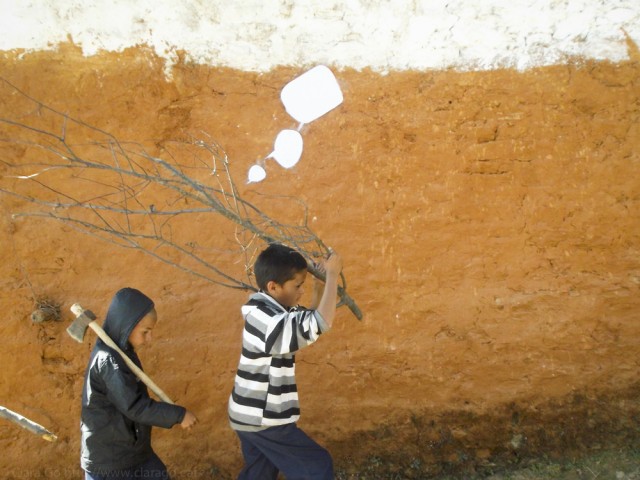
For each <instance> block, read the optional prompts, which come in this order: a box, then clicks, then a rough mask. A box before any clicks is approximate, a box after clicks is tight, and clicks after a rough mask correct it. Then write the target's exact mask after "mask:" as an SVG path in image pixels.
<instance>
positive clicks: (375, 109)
mask: <svg viewBox="0 0 640 480" xmlns="http://www.w3.org/2000/svg"><path fill="white" fill-rule="evenodd" d="M303 70H304V69H293V68H282V69H278V70H275V71H271V72H269V73H264V74H259V73H246V72H241V71H235V70H230V69H216V68H208V67H203V66H194V65H190V64H184V63H183V64H179V65H177V66H176V67H175V68H174V70H173V76H172V78H171V79H169V80H167V79H166V78H165V76H164V75H163V73H162V72H163V64H162V62H161V61H160V60H158V59H157V58H156V57H155V56H154V55H153V54H151V53H149V52H148V51H145V50H127V51H125V52H123V53H120V54H105V55H100V56H95V57H89V58H85V57H82V55H81V54H80V53H79V51H78V50H77V49H76V48H75V47H73V46H70V45H67V46H63V47H62V48H61V49H60V50H59V51H57V52H49V53H32V54H25V55H22V56H18V55H17V54H15V55H14V54H5V55H4V56H3V57H2V58H1V60H0V74H1V75H2V76H3V77H4V78H6V79H7V80H9V81H11V82H12V83H14V84H15V85H16V86H18V87H19V88H21V89H22V90H23V91H25V92H27V93H29V94H30V95H32V96H34V97H35V98H37V99H40V100H42V101H43V102H44V103H46V104H48V105H50V106H52V107H54V108H56V109H58V110H60V111H63V112H65V113H68V114H69V115H71V116H73V117H77V118H80V119H82V120H84V121H86V122H87V123H89V124H91V125H93V126H96V127H99V128H101V129H104V130H107V131H109V132H111V133H113V134H114V135H115V136H116V137H118V138H119V139H120V140H133V141H153V142H162V141H167V140H172V139H174V138H177V137H179V136H180V135H182V134H183V132H190V133H195V134H197V133H198V132H206V134H208V135H210V136H211V137H212V138H214V139H215V140H216V141H218V142H219V143H220V144H221V145H222V146H223V147H224V148H225V149H226V151H227V154H228V155H229V158H230V159H231V162H232V163H231V168H232V172H233V174H234V176H235V178H236V182H237V184H238V185H239V186H240V187H241V189H243V191H245V192H247V194H248V195H250V194H251V192H255V191H257V192H264V193H270V194H276V193H277V194H279V195H286V196H291V197H294V198H297V199H300V200H302V201H303V202H304V203H306V205H307V207H308V211H309V217H310V224H311V227H312V228H313V229H314V231H315V232H316V233H317V234H318V235H319V236H320V238H322V239H323V240H324V242H325V243H327V244H328V245H331V246H332V247H333V248H334V249H335V250H336V251H338V252H340V253H341V254H342V255H343V257H344V263H345V274H346V278H347V280H348V290H349V292H350V293H351V295H352V296H353V297H354V299H355V300H356V302H357V303H358V305H359V306H360V308H361V309H362V310H363V312H364V319H363V320H362V321H358V320H356V319H355V318H354V316H353V315H352V314H351V313H350V312H349V311H348V310H347V309H345V308H342V309H340V310H339V314H338V318H337V319H336V324H335V327H334V328H333V330H332V331H331V332H330V333H328V334H327V335H325V336H324V337H323V338H322V339H321V341H320V342H319V343H317V344H316V345H314V346H313V347H311V348H309V349H308V350H306V351H303V352H301V353H300V354H299V355H298V377H299V391H300V396H301V402H302V418H301V421H300V426H301V427H302V428H303V429H305V430H306V431H308V432H309V433H310V434H311V435H312V436H313V437H314V438H316V439H317V440H318V441H319V442H321V443H322V444H324V445H326V446H327V447H328V448H329V449H330V450H331V452H332V454H333V456H334V459H335V463H336V466H337V467H338V468H339V469H341V470H342V471H344V472H347V473H355V472H358V471H360V472H373V473H372V475H373V476H374V477H375V476H376V475H377V476H378V477H379V478H382V472H383V471H394V472H404V473H403V474H404V475H405V476H406V477H407V478H412V476H416V475H418V473H417V472H422V473H420V474H422V475H424V474H425V473H432V474H437V473H441V472H444V471H452V472H453V471H467V472H469V471H474V470H476V471H477V470H478V469H480V468H482V466H483V465H488V464H491V463H493V464H501V463H507V462H514V461H518V460H519V459H524V458H527V457H528V456H534V455H542V454H545V455H556V456H566V455H574V454H579V453H581V452H584V451H586V450H589V449H597V448H604V447H606V446H615V445H624V444H628V443H629V442H631V441H637V439H638V433H637V421H636V420H637V418H638V415H640V409H639V407H638V403H637V399H638V392H639V391H640V390H639V383H638V363H639V362H640V347H639V345H638V339H639V338H640V323H639V321H638V315H639V312H640V295H639V289H640V247H639V245H640V175H638V168H639V167H640V153H639V152H640V118H639V117H640V114H639V111H640V64H639V63H638V58H637V55H636V58H633V59H632V60H631V61H629V62H626V63H618V64H612V63H607V62H602V63H600V62H576V63H572V64H567V65H560V66H553V67H545V68H538V69H534V70H529V71H525V72H517V71H513V70H500V71H488V72H468V73H460V72H454V71H426V72H391V73H389V74H387V75H380V74H378V73H375V72H372V71H361V72H359V71H351V70H345V71H336V75H337V77H338V80H339V82H340V85H341V88H342V90H343V93H344V98H345V100H344V103H343V104H342V105H341V106H340V107H338V108H337V109H336V110H334V111H332V112H330V113H329V114H327V115H326V116H324V117H322V118H321V119H319V120H317V121H315V122H313V123H312V124H309V125H307V126H305V127H304V130H303V138H304V142H305V146H304V153H303V156H302V160H301V161H300V163H299V164H298V165H297V166H296V167H295V168H293V169H292V170H288V171H285V170H282V169H280V168H279V167H278V166H277V165H276V164H275V163H269V164H268V167H267V170H268V177H267V179H266V180H265V181H264V182H263V183H261V184H258V185H245V184H244V178H245V176H246V172H247V170H248V168H249V166H250V165H252V164H253V163H254V162H255V161H256V160H258V159H260V158H262V157H264V156H265V155H266V154H268V153H269V152H271V150H272V147H273V140H274V139H275V136H276V134H277V132H279V131H280V130H281V129H283V128H292V127H294V128H295V126H296V125H295V123H294V122H293V120H292V119H291V118H290V117H289V116H288V115H287V114H286V112H285V111H284V109H283V107H282V104H281V102H280V100H279V92H280V90H281V88H282V86H284V85H285V84H286V83H287V82H288V81H290V80H291V79H293V78H294V77H295V76H297V75H298V74H299V73H301V72H302V71H303ZM10 108H11V102H10V101H9V99H6V98H4V99H0V110H2V114H0V117H5V116H6V115H7V112H6V109H10ZM11 113H12V114H13V113H15V112H11ZM1 152H2V160H3V162H6V161H9V160H10V161H12V162H17V163H20V161H21V158H20V149H19V148H14V147H12V146H11V145H9V146H7V145H3V147H2V150H1ZM3 162H0V169H1V170H2V171H1V172H0V173H2V174H3V175H7V174H8V172H9V170H8V169H7V168H6V165H5V163H3ZM0 198H1V202H2V203H1V217H0V221H1V230H0V245H2V262H1V264H0V268H1V269H2V274H1V275H0V281H1V282H2V289H1V292H0V308H1V310H2V312H3V316H2V319H1V321H0V342H1V348H0V365H1V366H2V368H1V369H0V379H1V383H0V405H4V406H6V407H8V408H11V409H13V410H15V411H18V412H20V413H22V414H23V415H25V416H27V417H29V418H31V419H32V420H34V421H37V422H38V423H41V424H42V425H44V426H46V427H47V428H49V429H50V430H52V431H54V432H55V433H56V434H57V435H58V437H59V438H58V441H57V442H55V443H48V442H45V441H43V440H42V439H40V438H38V437H36V436H35V435H32V434H30V433H29V432H27V431H26V430H23V429H20V428H19V427H17V426H16V425H14V424H11V423H8V422H6V421H4V420H0V449H1V450H2V451H3V452H4V453H3V455H2V460H1V461H0V464H1V465H2V469H3V473H2V475H3V477H4V478H16V479H17V478H21V479H22V478H78V477H79V475H80V472H79V467H78V462H79V448H80V446H79V414H80V394H81V389H82V376H83V371H84V368H85V364H86V361H87V358H88V355H89V352H90V349H91V347H92V344H93V342H94V338H95V336H94V335H93V334H91V333H88V334H87V342H85V343H84V344H78V343H75V342H73V341H72V340H71V339H70V338H69V337H68V336H67V334H66V333H65V328H66V326H67V325H68V323H69V322H70V321H71V319H72V314H71V313H70V311H69V307H70V306H71V305H72V304H73V303H76V302H79V303H81V304H83V306H85V308H90V309H92V310H93V311H94V312H95V313H96V314H97V315H98V317H99V318H103V317H104V314H105V312H106V309H107V306H108V302H109V301H110V298H111V296H112V295H113V293H114V292H115V291H116V290H117V289H119V288H121V287H123V286H134V287H137V288H140V289H141V290H143V291H145V292H146V293H147V294H148V295H150V296H151V297H152V298H154V299H155V301H156V304H157V307H158V311H159V315H160V323H159V325H158V328H157V329H156V330H157V331H156V334H155V342H154V344H153V345H151V346H149V347H147V348H145V349H144V351H142V352H141V354H140V356H141V358H142V361H143V364H144V365H145V369H146V371H147V373H149V375H150V376H151V377H152V378H153V379H154V380H155V381H156V383H158V384H159V385H161V386H162V388H163V389H164V390H165V391H166V392H168V393H169V394H170V395H171V396H172V397H173V398H174V399H175V400H176V402H177V403H180V404H183V405H186V406H187V407H189V408H190V409H192V410H193V411H194V412H196V414H197V415H198V417H199V419H200V424H199V425H198V426H197V428H195V429H194V430H193V431H192V432H190V433H185V432H183V431H181V430H180V429H179V428H177V427H176V428H175V429H173V430H169V431H166V430H161V429H157V430H156V433H155V437H154V445H155V449H156V451H157V452H158V454H159V455H160V456H161V457H162V458H163V459H164V460H165V462H166V463H167V464H168V466H169V468H170V470H171V472H172V473H173V476H174V478H175V479H177V480H180V479H182V478H209V477H207V475H213V478H230V477H231V476H233V474H235V473H236V472H237V471H238V470H239V468H240V466H241V456H240V451H239V445H238V442H237V440H236V437H235V435H234V433H233V432H232V431H231V430H230V429H229V427H228V425H227V420H226V401H227V396H228V394H229V391H230V389H231V386H232V383H233V377H234V373H235V366H236V362H237V360H238V354H239V342H240V335H241V329H242V321H241V319H240V316H239V307H240V305H241V303H242V302H243V300H244V299H245V298H246V295H247V293H246V292H242V291H234V290H230V289H225V288H222V287H218V286H216V285H212V284H208V283H206V282H203V281H201V280H199V279H198V278H194V277H192V276H189V275H187V274H185V273H182V272H180V271H178V270H176V269H172V268H171V267H169V266H166V265H164V264H161V263H159V262H156V261H154V260H153V259H152V258H150V257H149V256H146V255H144V254H143V253H141V252H137V251H129V250H125V249H122V248H119V247H116V246H114V245H111V244H108V243H101V242H99V241H98V240H97V239H95V238H92V237H90V236H86V235H82V234H79V233H77V232H76V231H74V230H73V229H71V228H69V227H66V226H64V225H62V224H59V223H57V222H54V221H49V222H46V221H43V220H35V219H20V218H17V219H13V218H12V214H13V213H16V212H19V211H21V210H24V209H25V208H26V207H25V204H24V203H21V202H20V201H18V200H16V199H13V198H11V197H7V196H2V197H0ZM255 198H256V200H255V201H256V203H258V202H265V203H267V202H269V197H264V198H262V197H260V196H256V197H255ZM261 198H262V199H261ZM265 206H266V205H265ZM282 213H283V215H284V214H285V212H284V211H283V212H282ZM217 221H218V220H217V219H216V218H211V219H208V220H207V223H204V224H203V223H200V222H198V223H197V224H194V225H193V229H194V232H195V231H198V230H200V229H202V228H208V229H210V230H211V235H215V234H216V233H217V231H218V229H217V227H216V222H217ZM236 260H237V259H236ZM225 261H232V260H224V259H221V262H225ZM43 297H44V298H49V299H52V300H54V301H56V302H59V303H60V305H61V308H62V313H63V321H61V322H45V323H41V324H33V323H32V321H31V317H30V314H31V312H32V311H33V309H34V302H35V300H36V298H43ZM634 418H635V419H636V420H633V419H634ZM376 469H377V470H376ZM376 472H377V473H376Z"/></svg>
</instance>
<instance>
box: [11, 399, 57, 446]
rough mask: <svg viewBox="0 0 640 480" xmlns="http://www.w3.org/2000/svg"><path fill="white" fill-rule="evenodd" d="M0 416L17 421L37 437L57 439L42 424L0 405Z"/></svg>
mask: <svg viewBox="0 0 640 480" xmlns="http://www.w3.org/2000/svg"><path fill="white" fill-rule="evenodd" d="M0 417H3V418H6V419H7V420H11V421H12V422H14V423H17V424H18V425H20V426H21V427H22V428H24V429H26V430H29V431H30V432H31V433H35V434H36V435H38V436H39V437H42V438H44V439H45V440H47V441H48V442H54V441H56V440H57V439H58V437H56V436H55V435H54V434H53V433H51V432H50V431H49V430H47V429H46V428H44V427H43V426H42V425H40V424H38V423H36V422H34V421H33V420H29V419H28V418H26V417H23V416H22V415H20V414H19V413H16V412H13V411H11V410H9V409H8V408H5V407H2V406H0Z"/></svg>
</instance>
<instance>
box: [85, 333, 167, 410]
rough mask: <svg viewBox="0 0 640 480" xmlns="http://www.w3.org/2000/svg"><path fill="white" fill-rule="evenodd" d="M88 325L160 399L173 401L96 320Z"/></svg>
mask: <svg viewBox="0 0 640 480" xmlns="http://www.w3.org/2000/svg"><path fill="white" fill-rule="evenodd" d="M89 327H90V328H91V329H92V330H93V331H94V332H96V334H97V335H98V336H99V337H100V339H101V340H102V341H103V342H104V343H106V344H107V345H108V346H109V347H111V348H112V349H114V350H115V351H116V352H118V353H119V354H120V356H121V357H122V358H123V359H124V361H125V363H126V364H127V366H128V367H129V368H130V369H131V371H132V372H133V373H135V374H136V376H137V377H138V378H139V379H140V380H142V381H143V382H144V384H145V385H146V386H147V387H149V388H150V389H151V390H152V391H153V393H155V394H156V395H157V396H158V397H159V398H160V400H162V401H163V402H166V403H174V402H173V400H171V399H170V398H169V396H168V395H167V394H166V393H164V392H163V391H162V389H161V388H160V387H159V386H158V385H156V384H155V382H154V381H153V380H151V379H150V378H149V376H148V375H147V374H146V373H144V372H143V371H142V370H141V369H140V368H139V367H138V366H137V365H136V364H135V363H133V361H132V360H131V359H130V358H129V357H128V356H127V355H126V354H125V353H124V352H123V351H122V350H121V349H120V347H118V345H116V343H115V342H114V341H113V340H112V339H111V337H110V336H109V335H107V333H106V332H105V331H104V330H103V329H102V327H101V326H100V325H98V324H97V323H96V322H90V323H89Z"/></svg>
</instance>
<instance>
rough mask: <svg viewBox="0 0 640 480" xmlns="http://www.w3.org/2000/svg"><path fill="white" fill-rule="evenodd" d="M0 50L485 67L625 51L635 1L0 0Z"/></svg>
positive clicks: (638, 28)
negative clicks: (71, 47)
mask: <svg viewBox="0 0 640 480" xmlns="http://www.w3.org/2000/svg"><path fill="white" fill-rule="evenodd" d="M0 12H1V15H0V50H5V51H6V50H14V49H26V50H47V49H55V48H56V46H57V44H58V43H59V42H64V41H67V40H68V38H71V39H72V40H73V42H74V43H76V44H77V45H80V46H81V47H82V49H83V52H84V54H85V55H93V54H96V53H97V52H99V51H101V50H106V51H116V52H117V51H121V50H123V49H124V48H127V47H130V46H135V45H142V44H144V45H147V46H149V47H150V48H152V49H153V50H154V51H155V52H156V53H157V54H158V55H159V56H161V57H163V58H166V59H168V60H169V63H172V62H173V61H175V59H176V58H177V52H178V51H180V50H182V51H185V52H187V55H188V57H189V59H190V60H192V61H194V62H196V63H202V64H208V65H212V66H225V67H231V68H236V69H240V70H246V71H268V70H270V69H272V68H274V67H277V66H280V65H290V66H312V65H315V64H326V65H332V66H334V67H336V68H342V67H351V68H355V69H358V70H360V69H363V68H367V67H368V68H372V69H373V70H375V71H380V72H386V71H390V70H412V69H414V70H429V69H446V68H454V69H458V70H489V69H497V68H517V69H519V70H524V69H528V68H531V67H536V66H542V65H551V64H557V63H563V62H565V61H567V59H569V58H590V59H597V60H604V59H608V60H611V61H623V60H626V59H627V51H628V49H627V43H626V38H627V37H626V35H628V36H629V38H631V39H632V40H633V41H634V42H635V43H636V44H640V0H450V1H448V0H387V1H382V0H345V1H337V0H110V1H107V0H0Z"/></svg>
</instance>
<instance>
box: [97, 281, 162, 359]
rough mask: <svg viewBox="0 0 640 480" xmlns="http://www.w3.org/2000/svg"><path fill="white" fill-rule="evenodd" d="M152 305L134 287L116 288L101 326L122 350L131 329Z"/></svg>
mask: <svg viewBox="0 0 640 480" xmlns="http://www.w3.org/2000/svg"><path fill="white" fill-rule="evenodd" d="M153 307H154V304H153V301H152V300H151V299H150V298H149V297H147V296H146V295H145V294H144V293H142V292H141V291H139V290H136V289H135V288H129V287H127V288H123V289H121V290H118V292H116V294H115V295H114V297H113V300H111V305H109V310H108V312H107V317H106V318H105V320H104V324H103V325H102V328H103V329H104V331H105V332H106V333H107V335H109V336H110V337H111V339H112V340H113V341H114V342H115V343H116V344H117V345H118V346H119V347H120V348H121V349H123V350H124V349H125V348H127V344H128V343H129V335H131V331H132V330H133V329H134V327H135V326H136V325H137V324H138V323H139V322H140V320H142V319H143V318H144V316H145V315H146V314H147V313H149V312H150V311H151V310H152V309H153Z"/></svg>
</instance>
